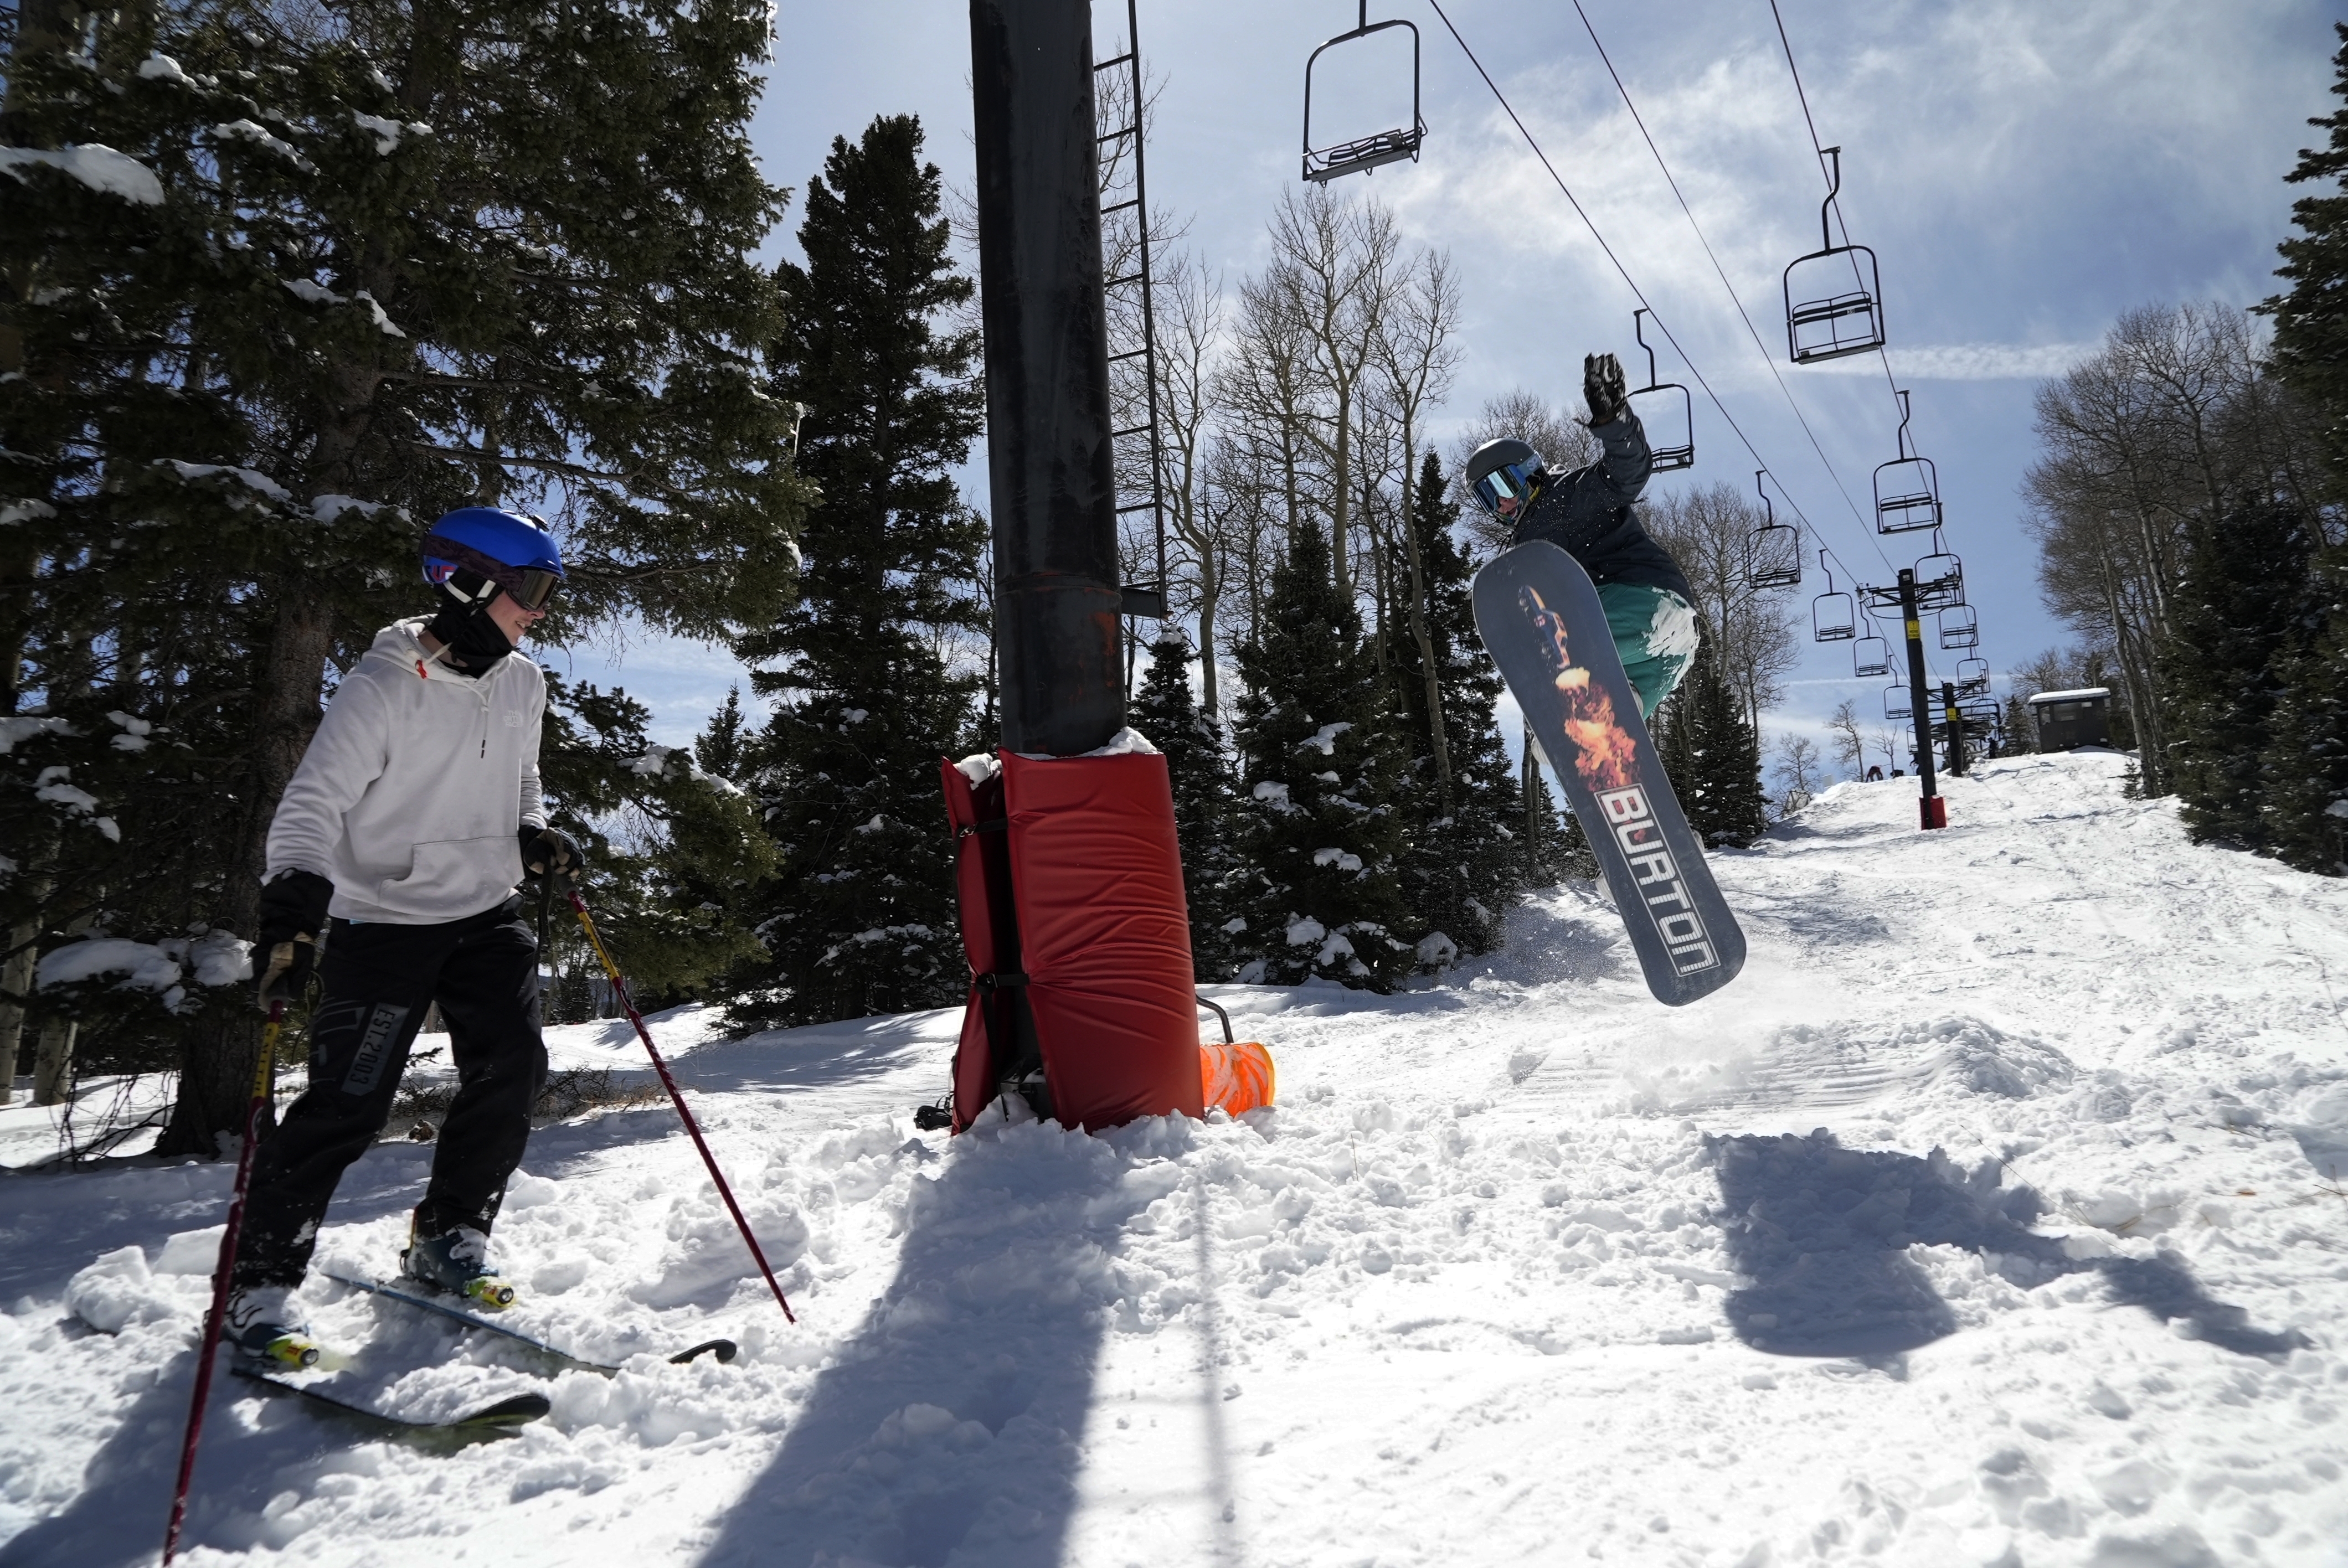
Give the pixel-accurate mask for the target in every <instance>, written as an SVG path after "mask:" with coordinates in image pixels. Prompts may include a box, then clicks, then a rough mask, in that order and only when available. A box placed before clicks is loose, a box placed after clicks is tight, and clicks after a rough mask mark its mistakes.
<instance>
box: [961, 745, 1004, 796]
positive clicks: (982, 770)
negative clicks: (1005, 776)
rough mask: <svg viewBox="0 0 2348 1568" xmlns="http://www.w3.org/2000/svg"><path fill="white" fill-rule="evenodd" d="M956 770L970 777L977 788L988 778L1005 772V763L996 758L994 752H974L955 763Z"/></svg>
mask: <svg viewBox="0 0 2348 1568" xmlns="http://www.w3.org/2000/svg"><path fill="white" fill-rule="evenodd" d="M954 772H956V773H958V774H962V776H963V777H964V778H966V779H968V780H969V781H970V782H971V785H972V787H973V788H976V787H977V786H978V785H980V784H984V783H985V782H986V781H987V780H989V779H991V778H994V777H997V776H999V775H1000V774H1002V772H1003V764H1002V763H1001V762H1000V761H999V760H997V759H996V757H995V755H994V753H993V752H973V753H971V754H970V755H968V756H966V757H964V758H963V759H962V760H961V761H960V762H958V763H956V764H954Z"/></svg>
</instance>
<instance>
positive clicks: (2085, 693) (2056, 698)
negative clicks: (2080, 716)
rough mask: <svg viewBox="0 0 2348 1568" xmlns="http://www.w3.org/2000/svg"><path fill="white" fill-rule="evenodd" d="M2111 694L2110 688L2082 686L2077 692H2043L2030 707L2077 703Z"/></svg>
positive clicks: (2034, 699) (2036, 696)
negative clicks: (2048, 703)
mask: <svg viewBox="0 0 2348 1568" xmlns="http://www.w3.org/2000/svg"><path fill="white" fill-rule="evenodd" d="M2111 694H2112V689H2111V688H2110V687H2109V686H2082V687H2080V688H2079V689H2078V690H2077V691H2075V692H2039V693H2037V694H2036V695H2035V696H2034V697H2032V698H2031V699H2030V705H2031V706H2032V707H2036V706H2037V705H2038V704H2039V703H2041V702H2083V701H2085V699H2087V698H2089V697H2108V696H2110V695H2111Z"/></svg>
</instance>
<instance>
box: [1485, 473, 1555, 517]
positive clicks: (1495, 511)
mask: <svg viewBox="0 0 2348 1568" xmlns="http://www.w3.org/2000/svg"><path fill="white" fill-rule="evenodd" d="M1538 472H1540V470H1539V469H1538V468H1533V467H1530V466H1528V465H1526V464H1523V463H1503V464H1501V465H1500V466H1498V467H1497V468H1495V469H1493V470H1492V471H1491V472H1490V473H1488V474H1487V475H1485V476H1484V477H1482V478H1480V479H1478V480H1477V481H1476V486H1475V489H1476V501H1477V504H1478V506H1481V507H1483V508H1484V509H1485V510H1486V511H1488V512H1489V513H1491V514H1492V515H1493V516H1494V517H1496V518H1497V517H1498V516H1500V515H1501V514H1500V503H1501V502H1502V501H1514V502H1515V503H1516V504H1517V506H1518V507H1519V508H1521V507H1524V506H1525V504H1526V503H1528V502H1529V501H1530V500H1531V499H1532V497H1533V475H1534V474H1536V473H1538Z"/></svg>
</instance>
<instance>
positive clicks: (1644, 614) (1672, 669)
mask: <svg viewBox="0 0 2348 1568" xmlns="http://www.w3.org/2000/svg"><path fill="white" fill-rule="evenodd" d="M1598 602H1599V603H1601V604H1602V605H1604V606H1605V607H1606V630H1609V631H1611V632H1612V633H1613V634H1614V651H1615V652H1617V653H1619V654H1621V655H1622V673H1623V674H1625V675H1628V676H1629V677H1630V678H1631V689H1632V691H1634V692H1637V693H1638V694H1639V716H1640V717H1641V718H1643V719H1652V718H1653V717H1654V716H1655V709H1656V708H1657V707H1659V706H1660V705H1661V704H1662V702H1663V699H1664V698H1666V697H1668V696H1670V695H1671V694H1672V689H1673V687H1675V686H1677V685H1678V684H1679V683H1680V678H1681V677H1682V676H1684V675H1685V674H1686V673H1687V669H1688V666H1689V665H1690V664H1692V663H1694V661H1695V647H1696V643H1697V641H1699V640H1700V639H1701V637H1702V635H1703V634H1702V632H1701V630H1699V629H1698V627H1697V624H1696V619H1695V610H1694V608H1692V607H1691V606H1690V605H1689V603H1688V601H1687V600H1684V599H1682V598H1681V597H1680V596H1679V595H1678V594H1676V593H1673V591H1672V590H1671V589H1667V588H1649V587H1647V586H1646V585H1644V584H1643V583H1634V582H1607V583H1601V584H1599V586H1598Z"/></svg>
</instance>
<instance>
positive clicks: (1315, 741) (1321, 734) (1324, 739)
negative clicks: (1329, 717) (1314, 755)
mask: <svg viewBox="0 0 2348 1568" xmlns="http://www.w3.org/2000/svg"><path fill="white" fill-rule="evenodd" d="M1353 727H1354V726H1353V724H1352V723H1351V722H1350V721H1346V720H1340V721H1339V722H1338V723H1334V724H1323V725H1322V726H1321V727H1320V728H1319V729H1317V730H1315V731H1313V733H1311V734H1309V735H1307V736H1305V737H1304V738H1303V740H1301V741H1299V742H1297V743H1296V744H1297V747H1298V749H1300V750H1302V749H1303V747H1306V746H1311V747H1313V749H1314V750H1315V751H1317V752H1319V753H1321V754H1322V755H1323V756H1324V757H1326V756H1334V755H1335V754H1336V751H1337V737H1338V736H1340V735H1342V734H1344V733H1345V732H1346V731H1347V730H1350V729H1352V728H1353Z"/></svg>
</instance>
